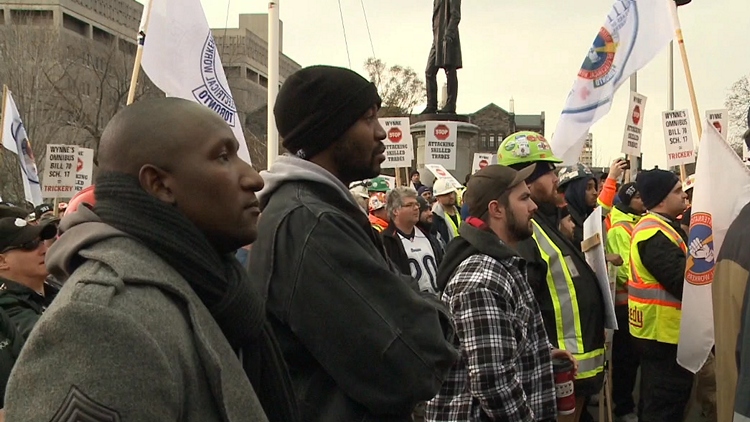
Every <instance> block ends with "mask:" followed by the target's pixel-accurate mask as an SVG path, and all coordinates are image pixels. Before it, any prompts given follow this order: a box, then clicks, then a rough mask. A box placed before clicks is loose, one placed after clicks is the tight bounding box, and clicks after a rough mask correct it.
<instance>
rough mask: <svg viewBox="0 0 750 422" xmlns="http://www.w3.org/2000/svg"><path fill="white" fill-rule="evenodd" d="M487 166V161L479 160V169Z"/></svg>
mask: <svg viewBox="0 0 750 422" xmlns="http://www.w3.org/2000/svg"><path fill="white" fill-rule="evenodd" d="M488 164H490V163H488V162H487V160H480V161H479V168H480V169H483V168H485V167H487V165H488Z"/></svg>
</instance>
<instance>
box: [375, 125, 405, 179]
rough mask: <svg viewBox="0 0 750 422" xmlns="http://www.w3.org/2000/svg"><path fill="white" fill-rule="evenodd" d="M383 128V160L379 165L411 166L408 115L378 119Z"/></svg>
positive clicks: (389, 166)
mask: <svg viewBox="0 0 750 422" xmlns="http://www.w3.org/2000/svg"><path fill="white" fill-rule="evenodd" d="M378 121H379V122H380V126H383V129H385V134H386V137H385V139H383V145H385V161H383V163H382V164H381V165H380V167H381V168H384V169H392V168H400V167H411V162H412V160H414V144H413V142H412V139H411V131H410V130H409V126H410V124H409V118H408V117H388V118H382V119H378Z"/></svg>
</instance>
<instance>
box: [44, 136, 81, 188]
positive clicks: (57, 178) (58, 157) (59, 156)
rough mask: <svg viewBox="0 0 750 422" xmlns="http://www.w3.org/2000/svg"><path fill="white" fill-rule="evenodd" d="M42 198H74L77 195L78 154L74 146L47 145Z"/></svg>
mask: <svg viewBox="0 0 750 422" xmlns="http://www.w3.org/2000/svg"><path fill="white" fill-rule="evenodd" d="M44 162H45V168H44V179H43V180H44V183H43V184H42V196H43V197H45V198H72V197H73V195H74V194H75V190H74V187H75V184H76V168H77V164H78V153H77V152H76V147H75V146H73V145H47V156H46V157H45V160H44Z"/></svg>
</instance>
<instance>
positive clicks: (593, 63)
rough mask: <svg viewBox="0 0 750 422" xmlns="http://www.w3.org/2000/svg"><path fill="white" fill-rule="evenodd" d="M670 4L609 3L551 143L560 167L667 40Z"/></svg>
mask: <svg viewBox="0 0 750 422" xmlns="http://www.w3.org/2000/svg"><path fill="white" fill-rule="evenodd" d="M670 7H676V6H675V5H674V2H673V1H667V0H615V1H614V4H613V6H612V10H611V11H610V12H609V14H608V15H607V18H606V19H605V20H604V26H602V27H601V29H599V32H598V33H597V35H596V37H595V38H594V42H593V43H592V45H591V48H589V51H588V53H587V54H586V57H585V58H584V60H583V64H582V65H581V70H580V71H579V72H578V77H577V79H576V81H575V82H574V84H573V88H572V89H571V90H570V93H569V94H568V99H567V100H566V102H565V107H564V108H563V111H562V115H561V116H560V120H559V122H558V123H557V128H556V129H555V132H554V135H553V136H552V142H550V145H551V147H552V151H553V152H554V153H555V155H556V156H558V157H560V158H561V159H563V160H564V161H565V163H564V164H565V165H574V164H575V163H576V162H578V157H579V156H580V155H581V150H582V149H583V145H584V142H585V141H586V133H587V132H588V131H589V129H590V128H591V125H593V124H594V123H596V121H597V120H599V119H601V118H602V117H603V116H604V115H606V114H607V113H608V112H609V109H610V108H611V107H612V99H613V97H614V95H615V91H617V88H619V87H620V86H621V85H622V84H623V83H625V82H626V81H627V80H628V78H630V75H632V74H633V73H635V72H636V71H637V70H638V69H640V68H642V67H643V66H645V65H646V64H647V63H648V62H650V61H651V60H652V59H653V58H654V57H655V56H656V55H657V54H658V53H659V52H660V51H661V50H663V49H664V48H665V47H666V46H667V44H669V42H670V41H672V39H673V37H674V22H673V20H672V15H671V11H670ZM568 8H569V9H570V10H573V9H572V7H568Z"/></svg>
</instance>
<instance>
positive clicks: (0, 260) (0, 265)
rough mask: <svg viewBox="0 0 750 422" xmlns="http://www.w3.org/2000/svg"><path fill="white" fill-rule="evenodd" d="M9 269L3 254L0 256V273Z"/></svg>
mask: <svg viewBox="0 0 750 422" xmlns="http://www.w3.org/2000/svg"><path fill="white" fill-rule="evenodd" d="M9 269H10V265H8V260H7V259H6V257H5V254H0V271H8V270H9Z"/></svg>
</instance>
